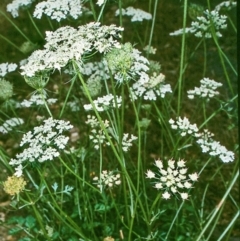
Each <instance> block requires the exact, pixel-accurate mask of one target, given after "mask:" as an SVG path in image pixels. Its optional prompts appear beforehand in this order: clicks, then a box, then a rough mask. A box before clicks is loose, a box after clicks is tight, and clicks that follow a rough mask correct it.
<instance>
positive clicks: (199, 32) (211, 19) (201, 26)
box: [170, 10, 227, 38]
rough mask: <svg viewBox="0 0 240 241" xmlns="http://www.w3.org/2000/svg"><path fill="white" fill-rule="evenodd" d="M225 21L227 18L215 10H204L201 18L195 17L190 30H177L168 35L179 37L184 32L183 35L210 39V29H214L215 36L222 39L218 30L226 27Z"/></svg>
mask: <svg viewBox="0 0 240 241" xmlns="http://www.w3.org/2000/svg"><path fill="white" fill-rule="evenodd" d="M226 19H227V16H225V15H219V13H218V11H216V10H212V11H211V12H210V11H209V10H205V11H204V12H203V16H200V17H197V18H196V21H193V22H192V23H191V27H190V28H186V29H185V30H184V29H180V30H177V31H175V32H173V33H170V35H171V36H173V35H181V34H183V31H184V32H185V33H193V34H194V36H195V37H197V38H202V37H204V38H212V32H211V28H214V30H215V33H216V35H217V36H218V37H222V34H221V33H220V30H221V29H225V28H226V27H227V23H226Z"/></svg>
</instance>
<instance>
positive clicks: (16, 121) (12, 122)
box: [0, 117, 24, 134]
mask: <svg viewBox="0 0 240 241" xmlns="http://www.w3.org/2000/svg"><path fill="white" fill-rule="evenodd" d="M23 123H24V120H23V119H21V118H16V117H14V118H11V119H9V120H6V121H5V122H4V123H3V124H2V125H1V126H0V132H2V133H3V134H7V133H8V132H10V131H12V130H13V127H15V126H18V125H22V124H23Z"/></svg>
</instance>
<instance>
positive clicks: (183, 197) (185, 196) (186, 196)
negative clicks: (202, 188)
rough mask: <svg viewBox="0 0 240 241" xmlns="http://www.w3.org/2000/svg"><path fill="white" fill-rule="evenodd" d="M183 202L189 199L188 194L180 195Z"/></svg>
mask: <svg viewBox="0 0 240 241" xmlns="http://www.w3.org/2000/svg"><path fill="white" fill-rule="evenodd" d="M180 195H181V198H182V200H186V199H188V194H187V193H186V192H184V193H180Z"/></svg>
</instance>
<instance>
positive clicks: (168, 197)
mask: <svg viewBox="0 0 240 241" xmlns="http://www.w3.org/2000/svg"><path fill="white" fill-rule="evenodd" d="M162 197H163V198H164V199H166V200H167V199H170V197H171V195H170V193H169V192H164V193H163V194H162Z"/></svg>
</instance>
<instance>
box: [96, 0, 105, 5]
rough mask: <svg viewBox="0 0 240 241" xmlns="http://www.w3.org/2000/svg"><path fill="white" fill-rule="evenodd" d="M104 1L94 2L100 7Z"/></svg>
mask: <svg viewBox="0 0 240 241" xmlns="http://www.w3.org/2000/svg"><path fill="white" fill-rule="evenodd" d="M104 1H105V0H98V1H97V3H96V4H97V5H98V6H99V7H101V6H102V5H103V4H104Z"/></svg>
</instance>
